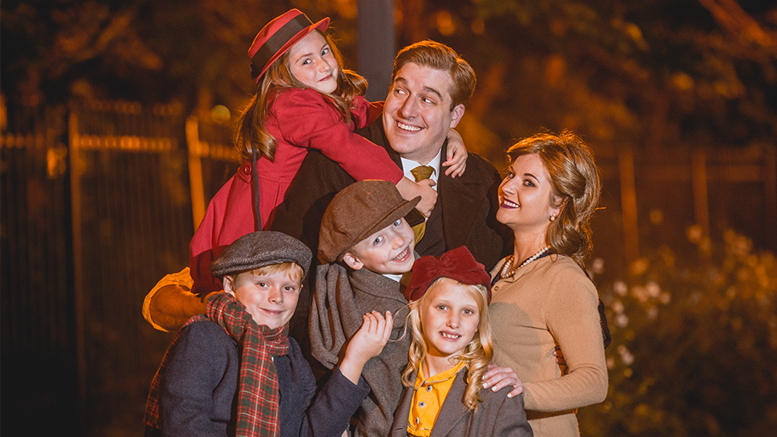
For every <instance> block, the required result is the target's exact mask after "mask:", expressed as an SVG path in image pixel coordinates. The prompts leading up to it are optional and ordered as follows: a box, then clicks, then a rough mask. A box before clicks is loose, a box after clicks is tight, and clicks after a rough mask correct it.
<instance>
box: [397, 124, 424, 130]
mask: <svg viewBox="0 0 777 437" xmlns="http://www.w3.org/2000/svg"><path fill="white" fill-rule="evenodd" d="M397 127H398V128H400V129H402V130H406V131H409V132H417V131H419V130H421V128H420V127H418V126H410V125H407V124H405V123H401V122H397Z"/></svg>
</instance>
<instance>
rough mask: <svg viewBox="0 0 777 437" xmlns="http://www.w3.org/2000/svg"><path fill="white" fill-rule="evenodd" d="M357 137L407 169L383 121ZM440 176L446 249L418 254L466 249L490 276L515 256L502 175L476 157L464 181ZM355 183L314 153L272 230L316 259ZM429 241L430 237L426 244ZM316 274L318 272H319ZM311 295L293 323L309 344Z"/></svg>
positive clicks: (302, 296)
mask: <svg viewBox="0 0 777 437" xmlns="http://www.w3.org/2000/svg"><path fill="white" fill-rule="evenodd" d="M357 132H358V133H359V134H360V135H363V136H364V137H365V138H367V139H369V140H370V141H372V142H373V143H375V144H378V145H379V146H382V147H384V148H385V149H386V150H387V151H388V154H389V156H390V157H391V159H392V160H394V162H395V163H396V164H397V166H398V167H399V168H402V163H401V160H400V157H399V154H398V153H397V152H395V151H394V150H393V149H391V147H390V145H389V144H388V139H386V135H385V132H384V130H383V121H382V119H378V121H376V122H375V123H373V124H371V125H370V126H368V127H366V128H363V129H360V130H357ZM446 149H447V144H444V145H443V149H442V156H445V154H446ZM440 173H441V174H440V177H439V178H438V183H437V191H438V193H439V194H438V197H437V205H436V206H435V208H434V211H433V212H432V215H433V216H434V214H442V225H443V237H444V245H443V244H437V245H435V246H434V249H435V250H434V252H432V253H429V252H424V251H423V250H422V247H423V246H425V245H427V244H428V243H429V241H422V242H421V245H420V246H419V247H416V251H418V252H419V254H420V255H421V256H424V255H435V256H439V255H441V254H442V251H444V250H451V249H455V248H457V247H459V246H462V245H464V246H467V248H468V249H469V250H470V252H472V255H473V256H474V257H475V259H476V260H478V262H480V263H482V264H483V265H484V266H485V267H486V270H487V271H488V270H490V269H491V268H492V267H493V266H494V265H495V264H496V263H497V262H498V261H499V260H500V259H502V258H503V257H505V256H507V255H508V254H509V253H511V252H512V241H513V240H512V239H513V236H512V235H513V234H512V232H511V231H510V230H509V229H508V228H507V227H506V226H504V225H502V224H501V223H499V222H497V221H496V211H497V210H498V209H499V204H498V199H497V189H498V188H499V183H500V182H501V177H500V175H499V172H498V171H497V170H496V168H494V166H493V165H492V164H491V163H490V162H488V161H486V160H485V159H483V158H481V157H480V156H478V155H476V154H474V153H470V154H469V157H468V159H467V169H466V171H465V172H464V175H463V176H460V177H457V178H455V179H452V178H451V177H450V176H446V175H445V174H444V171H441V172H440ZM354 182H355V180H354V179H353V178H352V177H351V176H350V175H348V173H346V172H345V171H344V170H343V169H342V168H340V166H339V165H338V164H337V163H335V162H334V161H332V160H330V159H329V158H327V157H325V156H324V155H323V154H321V153H319V152H317V151H315V150H311V151H310V152H309V153H308V154H307V156H306V157H305V160H304V161H303V162H302V166H301V167H300V168H299V171H298V172H297V176H296V177H295V178H294V181H293V182H292V183H291V186H290V187H289V189H288V190H287V191H286V197H285V200H284V201H283V203H281V204H280V205H279V206H278V207H277V208H276V209H275V217H274V219H273V222H272V223H271V225H270V228H269V229H270V230H273V231H280V232H284V233H286V234H288V235H291V236H292V237H295V238H297V239H299V240H300V241H302V242H303V243H305V244H307V245H308V247H310V248H311V250H312V251H313V253H314V254H316V253H317V251H318V232H319V229H320V227H321V218H322V217H323V215H324V211H325V210H326V207H327V206H328V205H329V202H330V201H331V200H332V198H333V197H334V196H335V194H337V192H339V191H340V190H342V189H343V188H345V187H347V186H348V185H350V184H352V183H354ZM414 211H415V210H414ZM414 214H416V216H415V220H413V219H411V220H409V221H410V223H411V225H412V224H415V223H414V222H420V221H421V220H423V218H422V216H421V214H420V213H417V211H416V212H415V213H414ZM431 220H432V218H430V221H431ZM427 237H428V233H427V236H425V237H424V239H426V238H427ZM314 264H315V257H314ZM310 271H311V272H315V271H316V270H315V267H312V268H311V269H310ZM314 283H315V279H314V278H311V280H309V281H308V284H310V285H312V284H314ZM310 290H311V287H304V288H303V290H302V293H301V294H300V298H299V303H298V304H297V311H296V313H295V314H294V319H293V320H292V323H291V332H290V335H291V336H293V337H294V338H296V339H298V340H300V342H301V343H304V342H305V341H306V339H305V333H306V332H307V331H306V328H307V327H306V326H304V325H305V323H304V321H305V320H307V319H306V317H307V313H308V306H309V303H310V293H311V291H310ZM303 329H304V330H305V331H304V332H303V331H302V330H303ZM303 349H304V347H303Z"/></svg>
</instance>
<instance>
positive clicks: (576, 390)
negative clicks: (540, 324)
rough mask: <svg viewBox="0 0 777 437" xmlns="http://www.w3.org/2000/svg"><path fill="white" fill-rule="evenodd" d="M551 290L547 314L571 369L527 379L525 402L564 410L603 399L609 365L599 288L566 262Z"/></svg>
mask: <svg viewBox="0 0 777 437" xmlns="http://www.w3.org/2000/svg"><path fill="white" fill-rule="evenodd" d="M548 291H549V294H548V300H547V302H546V304H545V306H544V308H543V313H544V314H543V315H544V318H545V321H546V323H547V326H548V329H549V330H550V333H551V334H552V335H553V337H554V338H555V339H556V341H557V342H558V345H559V347H560V348H561V351H562V352H563V353H564V358H565V359H566V362H567V366H568V368H569V371H568V373H567V374H565V375H563V376H561V377H560V378H557V379H552V380H548V381H538V382H532V383H525V384H524V389H525V397H526V408H528V409H529V410H537V411H562V410H570V409H574V408H580V407H584V406H586V405H592V404H596V403H599V402H602V401H603V400H604V398H605V397H606V396H607V365H606V362H605V358H604V344H603V342H602V330H601V324H600V321H599V312H598V305H599V300H598V296H597V293H596V288H595V287H594V285H593V283H592V282H591V281H590V280H589V279H588V278H586V277H585V275H583V273H582V272H580V271H579V269H575V268H571V267H564V268H562V269H561V270H559V271H558V272H557V273H556V274H554V275H553V277H552V278H551V279H550V283H549V287H548Z"/></svg>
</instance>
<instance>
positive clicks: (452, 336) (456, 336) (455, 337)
mask: <svg viewBox="0 0 777 437" xmlns="http://www.w3.org/2000/svg"><path fill="white" fill-rule="evenodd" d="M440 335H441V336H442V338H447V339H449V340H458V339H459V338H461V335H459V334H449V333H447V332H441V333H440Z"/></svg>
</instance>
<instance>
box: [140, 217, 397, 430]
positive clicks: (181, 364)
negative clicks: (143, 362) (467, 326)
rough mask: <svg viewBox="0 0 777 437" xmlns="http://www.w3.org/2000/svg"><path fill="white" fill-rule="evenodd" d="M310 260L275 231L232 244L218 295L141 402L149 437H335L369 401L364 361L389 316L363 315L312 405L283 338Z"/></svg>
mask: <svg viewBox="0 0 777 437" xmlns="http://www.w3.org/2000/svg"><path fill="white" fill-rule="evenodd" d="M311 258H312V254H311V253H310V249H308V248H307V246H305V245H304V244H302V243H301V242H300V241H298V240H296V239H294V238H292V237H289V236H288V235H285V234H283V233H280V232H271V231H260V232H254V233H251V234H248V235H245V236H243V237H240V238H239V239H237V240H236V241H235V242H234V243H232V244H231V245H230V246H229V247H228V248H227V249H226V250H225V251H224V252H223V253H222V254H221V256H220V257H219V258H218V259H216V260H215V261H213V263H212V264H211V271H212V272H213V275H214V276H216V277H222V278H223V279H222V281H223V284H224V291H225V292H223V293H216V294H215V295H213V296H211V297H210V298H209V300H208V305H207V311H206V314H202V315H198V316H195V317H192V318H191V319H190V320H189V321H188V322H187V323H186V325H184V327H183V328H181V330H180V331H179V332H178V335H177V336H176V337H175V339H174V340H173V342H172V344H171V345H170V347H169V348H168V350H167V352H166V353H165V357H164V358H163V359H162V365H161V366H160V368H159V370H158V371H157V374H156V376H154V380H153V382H152V384H151V390H150V393H149V398H148V402H147V404H146V417H145V423H146V436H156V435H163V434H164V435H168V434H170V435H173V434H174V435H194V434H200V433H203V432H205V433H207V434H220V435H227V434H233V435H235V434H236V435H280V436H286V435H294V436H297V435H341V434H342V433H343V431H345V429H346V428H347V426H348V423H349V420H350V416H351V415H352V414H353V413H354V412H355V411H356V409H357V408H358V407H359V405H360V403H361V401H362V399H363V398H364V397H366V396H367V395H368V394H369V389H370V387H369V386H368V385H367V384H366V383H365V380H364V379H363V378H361V377H360V376H361V372H362V368H363V367H364V365H365V364H366V363H367V361H368V360H369V359H370V358H372V357H374V356H376V355H378V354H379V353H380V352H381V350H382V349H383V345H385V344H386V342H387V341H388V338H389V335H390V333H391V326H392V324H393V322H392V320H391V316H390V315H387V317H386V318H385V319H384V318H383V316H382V315H380V314H378V313H370V314H367V315H364V317H363V321H364V323H362V319H360V321H359V326H357V327H356V328H357V330H358V331H357V332H356V335H354V336H353V338H351V341H350V342H349V344H348V345H347V347H346V349H345V357H344V358H343V360H342V362H341V363H340V365H339V366H338V368H337V369H336V370H335V371H334V372H333V373H332V375H331V377H330V378H329V380H328V381H327V383H326V384H325V385H324V386H323V388H322V389H321V391H320V393H319V394H318V395H317V396H316V398H315V400H313V395H314V393H315V389H316V381H315V378H314V376H313V372H312V370H311V368H310V365H309V364H308V362H307V361H306V359H305V358H304V357H303V355H302V352H301V350H300V347H299V345H298V344H297V343H296V341H294V339H292V338H289V337H287V333H288V322H289V319H290V318H291V316H292V315H293V314H294V310H295V308H296V305H297V298H298V296H299V292H300V288H301V287H302V285H301V282H302V278H303V277H304V276H305V274H306V273H307V270H308V268H309V266H310V261H311Z"/></svg>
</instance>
